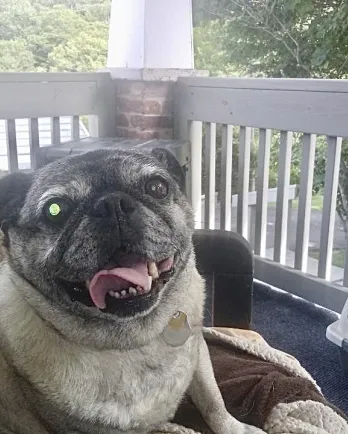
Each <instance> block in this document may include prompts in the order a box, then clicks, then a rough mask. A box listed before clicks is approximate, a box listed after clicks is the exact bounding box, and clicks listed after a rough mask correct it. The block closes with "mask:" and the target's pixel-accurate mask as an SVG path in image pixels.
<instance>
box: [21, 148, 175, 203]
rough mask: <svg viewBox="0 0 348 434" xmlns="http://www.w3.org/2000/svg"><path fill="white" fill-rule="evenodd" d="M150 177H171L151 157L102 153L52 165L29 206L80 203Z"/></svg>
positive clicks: (39, 179)
mask: <svg viewBox="0 0 348 434" xmlns="http://www.w3.org/2000/svg"><path fill="white" fill-rule="evenodd" d="M151 176H163V177H166V178H168V177H169V176H170V174H169V172H168V171H167V170H166V169H165V167H163V166H162V165H161V164H160V162H159V161H158V160H157V159H156V158H154V157H153V156H151V155H150V154H144V153H140V152H136V151H122V150H117V151H115V150H106V149H105V150H100V151H95V152H92V153H86V154H83V155H79V156H75V157H69V158H66V159H62V160H59V161H57V162H55V163H52V164H50V165H48V166H46V167H44V168H43V169H41V171H40V172H39V173H38V175H37V176H36V177H35V179H34V182H33V184H32V188H31V190H30V191H29V194H28V196H27V203H31V204H33V202H36V203H37V204H38V206H40V204H42V203H45V202H46V201H47V200H49V199H50V198H53V197H62V196H63V197H68V198H70V199H72V200H74V201H75V200H76V201H77V200H80V199H83V198H85V197H86V196H88V195H89V194H91V193H92V192H97V191H98V190H100V193H103V190H104V192H105V189H106V188H108V187H111V186H112V187H114V188H117V189H120V190H122V188H126V187H131V186H136V185H137V184H138V183H139V182H140V181H141V180H143V179H146V178H149V177H151Z"/></svg>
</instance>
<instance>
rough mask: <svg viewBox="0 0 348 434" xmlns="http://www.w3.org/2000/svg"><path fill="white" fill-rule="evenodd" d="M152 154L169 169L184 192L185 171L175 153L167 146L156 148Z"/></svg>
mask: <svg viewBox="0 0 348 434" xmlns="http://www.w3.org/2000/svg"><path fill="white" fill-rule="evenodd" d="M151 154H152V155H153V156H154V157H156V158H157V160H159V161H160V163H161V164H162V166H164V167H165V168H166V169H167V170H168V172H169V173H170V174H171V175H172V177H173V178H174V180H175V181H176V182H177V183H178V184H179V187H180V190H181V191H182V192H183V193H184V192H185V172H184V169H183V168H182V167H181V166H180V163H179V161H178V160H177V158H176V157H175V156H174V154H173V153H172V152H170V151H168V150H167V149H165V148H154V149H152V151H151Z"/></svg>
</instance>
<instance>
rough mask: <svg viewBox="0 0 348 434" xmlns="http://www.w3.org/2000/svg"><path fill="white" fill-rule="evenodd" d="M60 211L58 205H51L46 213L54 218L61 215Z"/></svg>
mask: <svg viewBox="0 0 348 434" xmlns="http://www.w3.org/2000/svg"><path fill="white" fill-rule="evenodd" d="M61 211H62V209H61V207H60V206H59V205H58V203H52V204H51V205H50V206H49V208H48V212H49V213H50V215H51V216H52V217H56V216H57V215H59V214H60V213H61Z"/></svg>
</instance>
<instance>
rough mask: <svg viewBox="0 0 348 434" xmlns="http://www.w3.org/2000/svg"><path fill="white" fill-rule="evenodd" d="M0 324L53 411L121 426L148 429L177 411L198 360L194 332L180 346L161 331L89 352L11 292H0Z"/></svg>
mask: <svg viewBox="0 0 348 434" xmlns="http://www.w3.org/2000/svg"><path fill="white" fill-rule="evenodd" d="M18 318H22V319H23V321H21V322H18V321H17V319H18ZM16 321H17V322H16ZM9 324H11V326H10V327H7V326H6V325H9ZM0 328H1V329H2V330H6V331H7V332H6V331H5V333H6V334H7V336H6V340H7V342H8V344H9V345H10V347H11V348H12V351H15V352H16V353H17V355H18V357H16V368H17V370H18V371H19V372H20V373H21V374H22V375H23V376H24V378H26V379H27V380H28V382H29V383H31V384H32V385H33V386H35V388H36V389H37V390H38V391H39V392H40V394H41V396H44V397H45V396H46V397H47V405H52V411H55V408H56V409H57V411H59V413H62V414H65V415H68V414H71V415H72V417H73V419H74V420H79V419H82V420H86V421H90V423H96V424H98V425H106V426H112V427H115V428H116V429H117V428H119V429H120V430H122V431H128V430H129V431H130V430H132V429H137V428H140V429H141V432H145V429H146V427H147V426H148V425H149V424H151V425H152V424H156V423H159V422H163V421H167V420H168V419H170V418H171V417H173V416H174V413H175V411H176V409H177V406H178V404H179V402H180V400H181V398H182V397H183V394H184V393H185V391H186V389H187V387H188V386H189V383H190V381H191V379H192V375H193V371H194V368H195V365H196V357H197V340H196V337H195V336H194V335H193V336H191V337H190V338H189V340H188V341H187V342H186V344H184V345H183V346H181V347H178V348H172V347H170V346H168V345H167V344H166V343H165V342H164V341H163V340H162V338H161V337H159V338H158V339H157V340H154V341H152V342H151V343H150V344H149V345H148V346H146V347H143V348H140V349H134V350H130V351H125V352H119V351H97V350H91V349H88V348H85V347H81V346H79V345H76V344H74V343H71V342H69V341H67V340H66V339H64V338H62V337H61V336H60V335H59V334H58V333H56V332H55V331H54V330H53V329H52V328H50V327H48V326H47V325H45V323H44V322H43V321H42V320H41V319H40V318H39V317H38V316H37V315H36V314H35V311H34V310H33V309H32V308H31V307H30V306H29V305H28V304H26V303H23V302H22V300H20V298H18V296H16V294H15V293H14V292H2V294H0ZM34 330H35V335H33V331H34ZM26 331H28V332H26ZM48 402H51V403H52V404H48ZM38 410H39V411H40V408H38ZM46 410H49V411H51V410H50V409H49V408H47V409H43V410H42V411H43V412H44V411H46ZM149 415H151V420H149ZM42 416H43V417H44V414H43V415H42ZM143 430H144V431H143Z"/></svg>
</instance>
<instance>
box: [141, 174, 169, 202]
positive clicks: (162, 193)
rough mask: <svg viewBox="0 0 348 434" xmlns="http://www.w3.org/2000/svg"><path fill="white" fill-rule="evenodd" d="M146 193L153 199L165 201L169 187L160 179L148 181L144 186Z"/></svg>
mask: <svg viewBox="0 0 348 434" xmlns="http://www.w3.org/2000/svg"><path fill="white" fill-rule="evenodd" d="M145 190H146V193H147V194H148V195H150V196H152V197H153V198H155V199H165V198H166V197H167V196H168V194H169V186H168V183H167V182H166V181H164V180H163V179H160V178H155V179H150V180H149V181H147V183H146V185H145Z"/></svg>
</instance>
